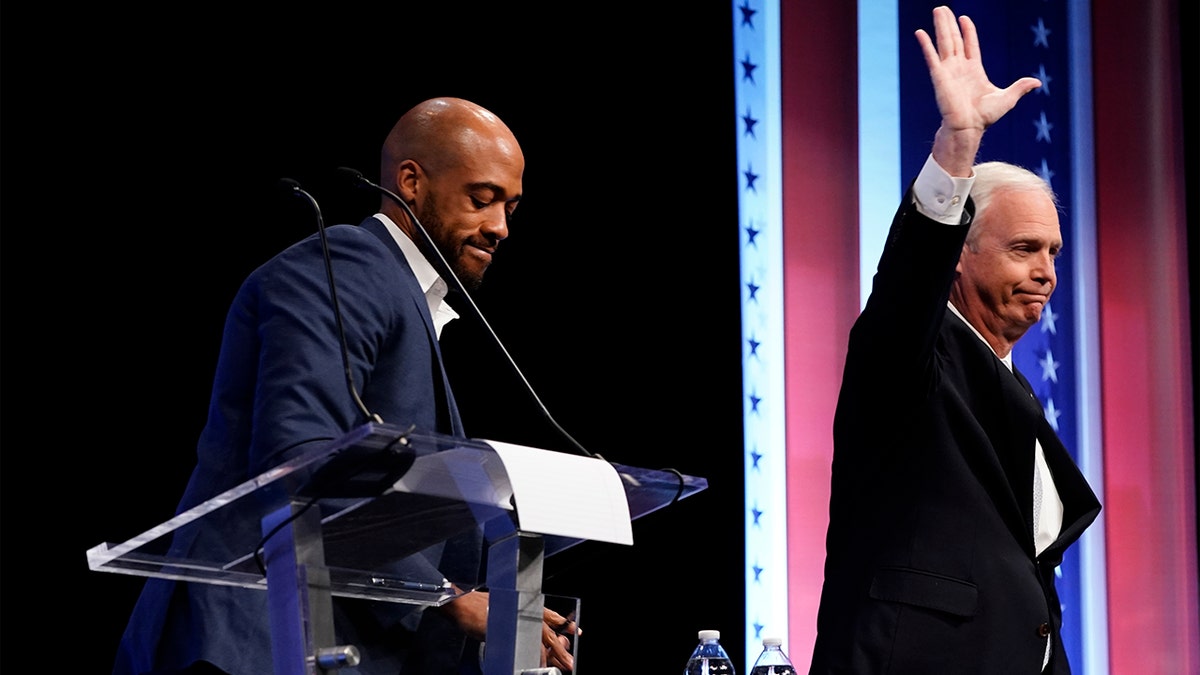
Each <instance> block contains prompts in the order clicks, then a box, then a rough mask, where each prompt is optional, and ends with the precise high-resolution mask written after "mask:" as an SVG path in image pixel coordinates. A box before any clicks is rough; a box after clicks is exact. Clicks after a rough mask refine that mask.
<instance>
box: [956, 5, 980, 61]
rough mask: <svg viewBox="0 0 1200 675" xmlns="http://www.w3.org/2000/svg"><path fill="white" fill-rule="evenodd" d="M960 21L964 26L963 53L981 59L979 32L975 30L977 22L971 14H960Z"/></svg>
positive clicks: (974, 58)
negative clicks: (972, 18)
mask: <svg viewBox="0 0 1200 675" xmlns="http://www.w3.org/2000/svg"><path fill="white" fill-rule="evenodd" d="M958 23H959V25H960V26H961V27H962V41H963V55H964V56H966V57H967V58H968V59H972V60H976V61H977V60H979V53H980V52H979V33H978V32H977V31H976V30H975V22H974V21H972V20H971V17H969V16H960V17H958Z"/></svg>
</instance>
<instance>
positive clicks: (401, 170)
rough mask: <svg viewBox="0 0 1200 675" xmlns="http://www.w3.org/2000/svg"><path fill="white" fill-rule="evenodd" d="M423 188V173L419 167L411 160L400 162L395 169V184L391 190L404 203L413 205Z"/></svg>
mask: <svg viewBox="0 0 1200 675" xmlns="http://www.w3.org/2000/svg"><path fill="white" fill-rule="evenodd" d="M424 187H425V172H424V171H422V170H421V165H420V164H417V163H416V162H415V161H413V160H411V159H406V160H404V161H403V162H400V164H399V165H398V166H397V167H396V184H395V185H394V186H393V189H394V190H395V192H396V194H397V195H399V196H400V198H401V199H403V200H404V203H405V204H409V205H412V204H414V203H415V202H416V201H417V195H418V194H420V192H421V190H423V189H424Z"/></svg>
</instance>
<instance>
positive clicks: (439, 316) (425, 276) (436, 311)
mask: <svg viewBox="0 0 1200 675" xmlns="http://www.w3.org/2000/svg"><path fill="white" fill-rule="evenodd" d="M375 217H376V218H378V219H379V221H380V222H382V223H383V225H384V227H386V228H387V231H388V232H389V233H390V234H391V235H392V238H393V239H395V240H396V244H397V245H398V246H400V252H401V253H403V254H404V259H405V260H407V261H408V265H409V267H411V268H412V270H413V274H415V275H417V284H418V285H420V287H421V292H422V293H424V294H425V301H426V302H428V303H429V314H430V315H431V316H432V317H433V327H434V329H435V330H436V331H437V334H438V337H441V335H442V328H444V327H445V326H446V324H448V323H450V322H451V321H453V320H454V319H457V318H458V312H456V311H454V308H453V307H451V306H450V305H449V304H448V303H446V302H445V299H446V294H447V293H449V292H450V287H449V286H448V285H447V284H446V281H445V279H442V277H441V275H439V274H438V273H437V270H435V269H434V268H433V265H431V264H430V263H429V261H428V260H427V259H426V258H425V256H424V255H422V254H421V250H420V249H419V248H417V244H416V242H414V241H413V240H412V239H409V238H408V235H407V234H405V233H404V231H403V230H401V229H400V227H399V226H398V225H396V223H394V222H393V221H392V219H391V218H389V217H387V216H385V215H384V214H382V213H376V214H375Z"/></svg>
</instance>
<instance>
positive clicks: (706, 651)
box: [683, 630, 737, 675]
mask: <svg viewBox="0 0 1200 675" xmlns="http://www.w3.org/2000/svg"><path fill="white" fill-rule="evenodd" d="M696 637H698V638H699V639H700V643H699V644H697V645H696V649H695V650H694V651H693V652H692V655H691V656H690V657H688V662H687V668H685V669H684V670H683V675H737V671H735V670H734V668H733V661H732V660H730V658H729V654H727V653H725V648H724V647H722V646H721V631H719V630H702V631H700V632H699V633H698V634H697V636H696Z"/></svg>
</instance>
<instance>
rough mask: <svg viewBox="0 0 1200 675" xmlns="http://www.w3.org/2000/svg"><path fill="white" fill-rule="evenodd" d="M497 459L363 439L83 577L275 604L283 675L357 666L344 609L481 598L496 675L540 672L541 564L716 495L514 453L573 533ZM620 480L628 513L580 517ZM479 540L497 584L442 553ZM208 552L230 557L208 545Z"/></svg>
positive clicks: (320, 453)
mask: <svg viewBox="0 0 1200 675" xmlns="http://www.w3.org/2000/svg"><path fill="white" fill-rule="evenodd" d="M502 445H505V444H497V443H495V442H488V441H481V440H475V439H463V438H454V437H451V436H444V435H441V434H434V433H429V432H418V431H415V430H413V429H409V428H405V427H401V426H398V425H390V424H366V425H363V426H361V427H359V428H357V429H354V430H353V431H351V432H350V433H348V434H346V435H345V436H343V437H342V438H340V439H338V440H337V441H335V442H333V443H330V444H329V445H328V446H326V447H324V448H321V449H319V450H316V451H313V452H310V453H308V454H306V455H303V456H300V457H297V458H295V459H293V460H291V461H288V462H286V463H284V464H281V465H279V466H277V467H275V468H272V469H270V470H268V471H266V472H264V473H262V474H260V475H258V476H256V477H255V478H253V479H252V480H249V481H247V482H245V483H243V484H241V485H238V486H236V487H235V488H233V489H230V490H228V491H226V492H224V493H222V494H220V495H217V496H216V497H214V498H212V499H210V500H208V501H206V502H204V503H202V504H200V505H198V506H196V507H194V508H192V509H189V510H187V511H184V512H182V513H180V514H178V515H176V516H175V517H173V518H171V519H170V520H168V521H166V522H164V523H162V524H160V525H158V526H155V527H153V528H151V529H149V530H147V531H145V532H144V533H142V534H140V535H138V536H135V537H133V538H132V539H129V540H128V541H125V542H123V543H120V544H111V543H103V544H100V545H98V546H95V547H93V548H91V549H89V550H88V551H87V558H88V566H89V567H90V568H91V569H92V570H94V571H99V572H115V573H121V574H132V575H138V576H145V577H158V578H167V579H178V580H182V581H188V582H194V583H208V584H225V585H230V586H238V587H243V588H250V589H257V590H260V591H263V592H265V593H267V594H268V605H269V607H270V612H271V634H272V655H273V661H274V664H275V666H274V668H275V670H274V675H322V674H324V673H336V671H337V670H338V669H340V668H344V667H351V666H354V665H357V664H358V662H359V654H358V650H357V649H356V648H355V646H354V645H346V644H339V643H338V636H337V635H335V634H334V622H333V609H332V603H333V597H335V596H338V597H352V598H361V599H367V600H373V601H382V602H398V603H407V604H413V605H421V606H436V605H442V604H445V603H446V602H449V601H451V600H453V599H454V598H455V597H457V596H458V595H461V594H463V593H467V592H469V591H472V590H475V589H479V588H486V589H487V591H488V593H489V612H488V638H487V644H486V647H485V649H484V657H483V659H484V660H483V669H484V672H485V674H486V675H520V674H521V673H526V672H532V671H536V670H537V669H538V666H539V661H540V655H541V636H542V609H543V607H544V606H546V604H545V603H546V596H544V595H543V593H542V569H543V561H544V559H545V557H546V556H550V555H553V554H555V553H558V552H560V551H563V550H565V549H567V548H570V547H572V546H574V545H576V544H579V543H581V542H583V541H586V540H588V539H594V540H602V541H611V542H615V543H623V544H632V538H631V536H630V537H629V538H628V539H624V538H623V537H622V536H621V535H617V536H616V537H615V538H609V537H608V534H607V533H608V531H609V530H607V529H605V525H606V524H605V523H604V522H601V521H603V520H604V519H608V520H609V521H611V520H612V519H613V518H616V519H625V520H626V521H629V520H632V519H636V518H639V517H641V516H644V515H646V514H648V513H651V512H653V511H657V510H658V509H661V508H663V507H666V506H668V505H670V504H672V503H674V502H675V501H678V500H679V499H683V498H684V497H687V496H690V495H692V494H695V493H696V492H699V491H701V490H704V489H706V488H707V487H708V483H707V481H706V480H705V479H703V478H697V477H692V476H686V475H682V474H679V473H676V472H673V471H661V470H651V469H643V468H637V467H631V466H626V465H622V464H616V463H611V462H606V461H605V460H603V459H598V458H584V457H580V456H577V455H564V454H563V453H558V452H553V451H549V450H539V449H534V448H519V449H520V450H521V451H522V452H521V454H520V455H519V456H520V457H521V458H522V462H523V463H528V464H531V465H532V466H534V467H537V466H541V465H545V466H550V467H554V468H553V475H552V476H549V478H552V479H553V480H551V481H546V482H544V483H543V484H545V483H553V484H554V485H556V486H558V487H557V488H556V489H560V490H565V492H564V493H563V494H567V495H573V496H574V498H570V497H569V498H567V499H566V500H560V502H564V501H565V502H566V503H564V504H563V506H564V509H563V511H564V513H565V519H564V518H558V520H557V521H556V522H553V523H550V524H548V523H547V522H546V520H545V519H543V518H539V519H537V520H536V521H535V519H534V518H533V517H532V515H528V514H532V513H533V508H534V505H535V504H538V503H539V501H541V500H543V499H544V498H545V495H543V494H541V492H539V491H538V490H540V489H541V488H538V487H535V486H533V485H532V484H531V483H530V482H529V477H528V471H527V469H524V468H523V469H522V470H521V474H520V476H519V477H518V475H517V471H516V463H515V461H514V460H513V459H512V457H513V456H514V455H511V454H508V455H506V454H505V452H503V451H504V450H507V451H508V452H510V453H511V452H513V451H515V450H516V449H518V448H503V447H500V446H502ZM506 456H507V457H509V459H508V460H506V459H505V457H506ZM506 461H507V464H506ZM564 462H565V463H564ZM580 462H586V463H595V462H598V463H600V464H581V463H580ZM610 473H611V474H613V477H612V478H611V480H612V481H619V483H620V488H618V490H617V491H618V492H620V491H621V490H622V489H623V492H624V503H623V504H619V505H613V508H608V507H607V506H606V505H605V504H604V503H601V504H600V505H599V507H597V506H596V505H595V504H585V505H584V506H583V507H582V508H580V509H576V510H574V511H573V510H572V507H573V505H574V504H576V503H584V502H585V501H586V500H585V499H583V497H584V496H585V495H587V494H588V493H589V492H591V491H592V490H591V487H590V486H589V484H588V482H587V481H588V480H597V476H598V477H599V480H609V479H608V478H606V475H607V474H610ZM551 497H553V495H551ZM521 506H526V512H527V515H528V517H527V518H526V520H528V521H529V522H523V520H522V511H521V508H520V507H521ZM539 508H541V507H539ZM593 520H595V521H596V522H591V521H593ZM530 523H533V524H532V525H531V524H530ZM625 524H626V528H627V527H628V522H626V523H625ZM618 530H619V528H618ZM472 533H482V535H483V540H482V542H483V543H482V545H483V547H484V549H485V553H486V565H485V567H486V578H480V576H481V573H480V572H479V567H478V565H470V564H463V565H459V564H456V560H455V559H454V556H453V555H452V554H450V553H449V552H450V551H453V550H454V548H453V546H449V545H447V543H446V542H448V541H451V540H456V539H458V538H462V537H467V538H470V537H471V536H473V535H472ZM581 533H582V534H581ZM592 533H597V534H592ZM203 541H208V542H214V541H216V542H219V545H216V546H202V545H197V542H203ZM439 547H445V550H446V551H447V552H448V553H447V554H446V555H444V556H443V557H442V558H441V564H440V565H438V567H437V568H433V567H432V566H431V565H430V564H429V562H428V559H429V558H428V556H427V555H425V554H427V553H428V552H429V551H430V550H437V549H438V548H439ZM561 600H564V601H567V602H568V605H569V607H568V608H567V609H562V608H560V607H555V609H556V610H558V611H559V612H560V613H562V614H564V615H565V614H567V613H569V612H572V611H573V612H575V616H576V617H578V616H579V614H578V609H579V607H578V600H577V599H571V598H567V599H561ZM578 665H579V664H578V663H577V669H578ZM585 667H586V666H585ZM539 672H544V671H539Z"/></svg>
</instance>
